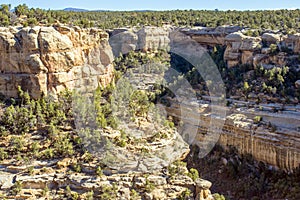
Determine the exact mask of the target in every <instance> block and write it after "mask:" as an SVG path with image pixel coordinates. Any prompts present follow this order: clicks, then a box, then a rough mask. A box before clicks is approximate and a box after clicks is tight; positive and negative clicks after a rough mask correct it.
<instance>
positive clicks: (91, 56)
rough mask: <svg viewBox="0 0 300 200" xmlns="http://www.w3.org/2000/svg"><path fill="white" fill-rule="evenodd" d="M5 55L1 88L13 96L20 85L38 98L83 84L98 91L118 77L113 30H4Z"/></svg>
mask: <svg viewBox="0 0 300 200" xmlns="http://www.w3.org/2000/svg"><path fill="white" fill-rule="evenodd" d="M0 57H1V62H0V72H1V74H0V83H1V84H0V92H1V93H3V94H4V95H5V96H8V97H16V96H17V86H18V85H20V86H21V87H22V88H23V90H25V91H28V92H29V93H30V95H31V96H32V97H34V98H38V97H40V96H41V95H42V94H45V95H48V94H51V95H54V96H56V95H57V94H58V93H59V92H61V91H62V90H64V89H66V88H68V89H73V88H75V87H78V85H80V86H81V87H83V88H85V85H87V87H86V88H85V89H87V90H89V89H94V88H96V87H97V86H98V84H100V85H107V84H108V83H110V81H111V80H112V77H113V65H112V61H113V54H112V50H111V47H110V46H109V44H108V34H107V33H106V32H104V31H102V30H99V29H80V28H77V27H74V28H69V27H63V26H59V27H33V28H30V27H26V28H18V29H17V28H1V29H0Z"/></svg>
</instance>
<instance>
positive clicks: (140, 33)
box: [109, 26, 172, 56]
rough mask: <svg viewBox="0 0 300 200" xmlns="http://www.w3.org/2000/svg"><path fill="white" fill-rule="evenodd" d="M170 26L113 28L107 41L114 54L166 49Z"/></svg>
mask: <svg viewBox="0 0 300 200" xmlns="http://www.w3.org/2000/svg"><path fill="white" fill-rule="evenodd" d="M171 29H172V28H171V27H169V26H163V27H153V26H146V27H143V28H141V29H139V30H135V29H115V30H113V31H110V39H109V43H110V45H111V47H112V49H113V52H114V56H119V55H120V53H122V54H126V53H128V52H129V51H134V50H139V51H143V52H146V51H156V50H158V49H166V48H167V47H168V46H169V44H170V36H169V34H170V31H171Z"/></svg>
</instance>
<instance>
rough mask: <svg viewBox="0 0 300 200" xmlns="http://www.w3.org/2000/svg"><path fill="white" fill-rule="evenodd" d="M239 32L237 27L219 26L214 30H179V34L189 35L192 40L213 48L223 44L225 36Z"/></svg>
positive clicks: (204, 28)
mask: <svg viewBox="0 0 300 200" xmlns="http://www.w3.org/2000/svg"><path fill="white" fill-rule="evenodd" d="M239 30H241V27H239V26H219V27H216V28H209V27H199V28H187V29H180V32H182V33H185V34H186V35H189V36H190V37H191V38H192V39H193V40H195V41H196V42H198V43H200V44H201V45H204V46H205V47H213V46H216V45H224V44H225V36H226V35H228V34H231V33H234V32H237V31H239Z"/></svg>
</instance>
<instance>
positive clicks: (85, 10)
mask: <svg viewBox="0 0 300 200" xmlns="http://www.w3.org/2000/svg"><path fill="white" fill-rule="evenodd" d="M63 11H72V12H109V11H113V10H87V9H82V8H72V7H69V8H65V9H63ZM154 11H155V10H132V12H154Z"/></svg>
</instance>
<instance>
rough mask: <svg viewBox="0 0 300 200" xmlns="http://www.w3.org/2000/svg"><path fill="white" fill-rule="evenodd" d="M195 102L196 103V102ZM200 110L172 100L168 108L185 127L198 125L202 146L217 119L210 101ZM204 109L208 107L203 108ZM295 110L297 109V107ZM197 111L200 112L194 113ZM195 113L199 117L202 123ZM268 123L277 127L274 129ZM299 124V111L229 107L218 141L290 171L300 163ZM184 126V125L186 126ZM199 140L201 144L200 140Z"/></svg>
mask: <svg viewBox="0 0 300 200" xmlns="http://www.w3.org/2000/svg"><path fill="white" fill-rule="evenodd" d="M195 103H196V102H195ZM200 105H201V106H200V107H199V110H198V111H196V110H195V109H192V110H191V109H188V105H186V104H180V103H178V102H176V101H173V102H172V105H171V106H170V107H167V108H166V110H167V112H168V114H169V115H171V116H173V117H175V118H176V119H179V120H182V121H183V122H184V123H185V125H184V126H186V127H189V126H192V127H197V128H198V137H196V139H195V144H198V145H200V146H199V147H200V149H201V146H202V145H203V144H204V143H202V142H203V141H202V140H203V138H204V137H205V136H206V134H207V130H208V128H209V126H211V125H212V124H215V123H217V119H216V118H215V117H213V116H212V115H211V111H210V108H209V107H210V106H209V104H206V106H204V105H205V104H203V103H202V104H200ZM201 108H205V109H201ZM182 109H184V110H185V112H186V111H187V110H191V113H190V114H185V117H184V118H183V117H182V116H181V112H182ZM295 109H297V108H296V107H295ZM194 112H197V113H198V115H197V114H195V113H194ZM195 116H198V117H199V116H200V121H198V122H199V123H198V124H197V123H195V122H197V119H195ZM255 116H261V117H262V121H261V122H259V123H254V121H255V120H253V119H254V117H255ZM268 124H272V125H273V127H274V125H275V126H276V127H277V129H276V130H274V129H272V127H270V126H269V125H268ZM299 124H300V118H299V113H296V112H294V111H290V112H289V111H285V112H284V113H271V112H266V111H264V112H262V111H258V110H257V109H244V110H243V111H242V112H241V111H240V110H238V109H233V108H229V107H228V108H227V117H226V119H224V126H223V128H222V131H221V132H220V136H219V141H218V144H220V145H221V146H223V147H224V148H228V147H229V146H232V147H235V148H236V149H237V150H238V151H239V153H241V154H251V155H252V156H253V157H254V158H255V159H256V160H258V161H262V162H265V163H266V164H269V165H270V166H275V167H278V168H281V169H285V170H287V171H292V170H293V169H295V168H296V167H299V165H300V135H299V130H298V126H299ZM183 129H184V127H183ZM199 141H200V143H199Z"/></svg>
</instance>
